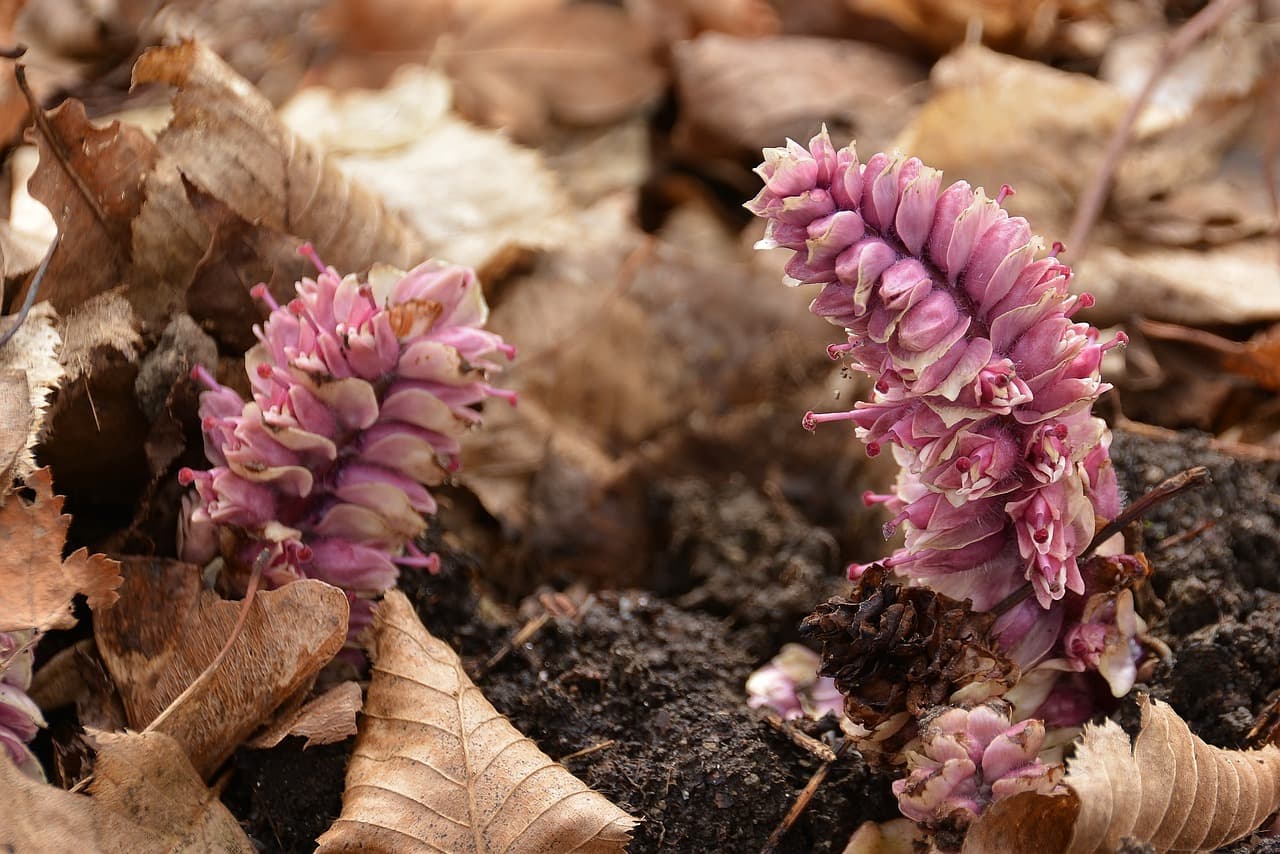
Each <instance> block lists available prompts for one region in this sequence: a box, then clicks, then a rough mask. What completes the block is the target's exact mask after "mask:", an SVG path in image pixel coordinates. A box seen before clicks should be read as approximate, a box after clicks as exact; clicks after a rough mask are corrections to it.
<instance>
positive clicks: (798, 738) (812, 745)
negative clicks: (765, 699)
mask: <svg viewBox="0 0 1280 854" xmlns="http://www.w3.org/2000/svg"><path fill="white" fill-rule="evenodd" d="M764 722H765V723H767V724H768V725H769V726H771V727H773V728H774V730H776V731H777V732H779V733H781V734H782V735H785V736H786V737H787V738H789V739H791V742H792V743H793V744H795V746H796V747H799V748H800V749H801V750H803V751H805V752H806V753H811V754H813V755H814V756H815V757H817V758H818V759H820V760H821V761H823V762H835V761H836V752H835V751H834V750H832V749H831V748H830V747H827V746H826V745H825V744H823V743H822V742H821V741H818V740H817V739H816V738H814V737H813V736H811V735H809V734H808V733H805V732H801V731H800V730H798V729H796V728H795V726H793V725H792V724H791V722H790V721H784V720H783V719H782V715H779V714H778V713H777V712H766V713H765V715H764Z"/></svg>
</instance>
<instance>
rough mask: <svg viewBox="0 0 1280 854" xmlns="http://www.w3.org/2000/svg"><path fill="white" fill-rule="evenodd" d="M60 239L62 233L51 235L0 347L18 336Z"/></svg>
mask: <svg viewBox="0 0 1280 854" xmlns="http://www.w3.org/2000/svg"><path fill="white" fill-rule="evenodd" d="M61 238H62V232H60V231H59V232H56V233H55V234H54V235H53V242H52V243H50V244H49V248H48V249H47V250H46V251H45V253H44V260H43V261H41V262H40V267H39V269H37V270H36V274H35V276H33V277H32V279H31V284H29V285H27V295H26V296H25V297H23V299H22V308H20V309H18V317H17V319H16V320H14V322H13V326H11V327H10V328H8V329H6V330H5V333H4V334H3V335H0V347H3V346H4V345H5V344H8V343H9V339H11V338H12V337H13V336H15V335H17V334H18V330H19V329H21V328H22V324H23V323H25V322H26V320H27V315H28V314H29V313H30V312H31V306H33V305H35V302H36V294H37V293H38V292H39V291H40V283H41V282H43V281H44V274H45V273H46V272H47V271H48V269H49V261H50V260H51V259H52V258H53V250H55V249H57V248H58V241H59V240H60V239H61Z"/></svg>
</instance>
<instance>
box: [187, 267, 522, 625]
mask: <svg viewBox="0 0 1280 854" xmlns="http://www.w3.org/2000/svg"><path fill="white" fill-rule="evenodd" d="M299 252H300V253H301V254H303V255H305V256H306V257H307V258H309V259H310V260H311V261H312V263H314V264H315V266H316V269H317V271H318V275H317V276H316V278H315V279H309V278H308V279H303V280H302V281H301V282H299V283H298V284H297V286H296V287H297V297H296V298H295V299H293V300H291V301H290V302H289V303H288V304H287V305H283V306H282V305H279V304H277V303H276V302H275V300H274V299H272V297H271V295H270V294H269V293H268V292H267V289H266V288H265V287H264V286H262V285H258V286H257V287H255V288H254V289H253V294H254V296H256V297H257V298H259V299H261V300H262V301H263V302H265V303H266V304H267V305H268V306H269V307H270V309H271V313H270V315H269V316H268V318H267V320H266V323H265V324H263V325H262V326H261V327H255V329H254V333H255V334H256V335H257V337H258V340H259V342H260V343H259V344H258V346H256V347H255V348H253V349H252V350H251V351H249V353H248V354H247V355H246V356H245V368H246V371H247V373H248V375H249V382H250V385H251V386H252V389H253V399H252V400H251V401H249V402H247V403H246V402H245V401H243V400H242V399H241V398H240V395H239V394H237V393H236V392H235V391H233V390H232V389H230V388H227V387H226V386H223V385H220V384H219V383H218V382H217V381H216V380H215V379H214V378H213V377H212V376H211V375H210V374H209V372H208V371H207V370H205V369H204V368H203V367H199V366H197V367H196V368H195V370H194V371H193V372H192V373H193V376H194V377H195V378H196V379H198V380H199V381H201V382H202V383H203V384H204V385H205V386H206V388H207V391H205V392H204V393H203V394H202V395H201V399H200V416H201V418H202V422H203V429H204V438H205V454H206V456H208V458H209V460H210V461H211V462H212V463H213V464H214V467H213V468H212V469H210V470H209V471H199V472H198V471H192V470H191V469H183V470H182V471H181V472H180V473H179V479H180V481H181V482H182V483H183V484H187V485H191V484H194V486H195V496H194V497H192V498H189V499H188V500H187V502H185V504H186V512H185V513H184V518H183V520H182V528H181V531H180V550H181V552H182V557H183V558H184V559H185V560H190V561H194V562H198V563H204V562H207V561H209V560H211V559H212V558H213V557H215V555H216V554H218V553H219V551H222V552H223V553H224V554H227V553H228V552H229V553H230V555H231V556H232V557H234V559H236V560H238V561H240V562H241V563H242V564H244V565H248V564H251V563H252V562H253V560H254V558H255V556H256V555H258V554H260V553H261V551H262V549H264V548H265V549H268V550H270V552H271V560H270V562H269V563H268V565H267V568H266V570H265V573H264V577H265V578H266V580H267V582H268V583H269V584H271V585H275V586H278V585H281V584H285V583H287V582H289V581H292V580H294V579H297V578H302V577H308V578H318V579H321V580H323V581H327V582H329V583H331V584H334V585H337V586H339V587H342V588H344V589H345V590H347V591H348V594H349V596H350V597H351V598H352V605H353V609H354V610H353V613H352V627H353V632H354V630H355V629H356V627H357V626H358V624H359V623H360V622H361V621H362V618H363V617H365V616H367V614H366V613H365V612H366V611H368V608H369V603H368V600H369V599H370V598H372V597H375V596H376V595H378V594H379V593H381V592H382V591H384V590H386V589H388V588H390V587H391V586H392V585H394V584H395V582H396V579H397V577H398V575H399V567H401V566H410V567H420V568H424V569H427V570H428V571H430V572H436V571H438V570H439V559H438V558H437V556H436V555H434V554H424V553H423V552H422V551H420V550H419V549H418V547H417V546H416V545H415V544H414V541H415V540H416V539H417V538H418V537H419V536H420V535H421V534H423V533H424V531H425V530H426V521H425V519H424V516H427V515H430V514H432V513H434V512H435V510H436V502H435V500H434V499H433V498H432V496H431V493H430V492H429V491H428V487H431V486H436V485H438V484H440V483H442V482H443V481H444V480H445V479H446V478H447V477H448V475H449V473H451V472H453V471H456V470H457V468H458V459H459V458H458V453H459V444H458V440H459V438H460V437H461V435H462V434H463V433H464V432H465V431H466V430H467V429H469V428H470V427H472V426H474V425H476V424H478V423H479V421H480V412H479V410H478V409H477V408H476V405H477V404H479V403H481V402H482V401H483V400H485V399H486V398H489V397H501V398H504V399H506V400H507V401H508V402H510V403H511V404H513V405H514V404H515V402H516V396H515V393H514V392H509V391H504V390H501V389H497V388H494V387H493V386H491V385H489V384H488V382H487V381H486V380H487V376H488V374H489V373H490V372H493V371H496V370H498V369H499V368H498V365H497V364H495V363H494V362H493V361H491V360H490V358H489V357H490V356H492V355H493V354H494V353H502V354H503V355H505V356H506V357H507V358H508V359H510V358H513V357H514V356H515V349H514V348H513V347H510V346H508V345H507V344H505V343H503V341H502V339H501V338H500V337H499V336H497V335H495V334H493V333H491V332H486V331H485V330H484V329H482V328H481V327H482V326H483V325H484V322H485V320H486V319H487V317H488V307H487V306H486V305H485V301H484V295H483V293H482V292H481V288H480V285H479V283H478V282H477V281H476V277H475V273H474V272H473V271H472V270H470V269H468V268H465V267H458V266H451V265H447V264H443V263H440V262H435V261H428V262H426V263H424V264H421V265H419V266H418V267H415V268H414V269H412V270H410V271H409V272H408V273H404V272H401V271H399V270H394V269H392V268H389V267H385V266H375V267H374V268H373V269H372V270H370V272H369V276H368V281H366V282H361V281H359V280H358V279H357V278H356V277H355V276H354V275H348V276H346V277H341V276H339V275H338V273H337V271H335V270H334V269H333V268H332V267H326V266H325V265H324V264H323V263H322V262H321V261H320V259H319V257H318V256H317V255H316V252H315V250H314V249H312V248H311V246H310V245H304V246H303V247H301V249H300V250H299Z"/></svg>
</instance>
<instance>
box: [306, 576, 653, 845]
mask: <svg viewBox="0 0 1280 854" xmlns="http://www.w3.org/2000/svg"><path fill="white" fill-rule="evenodd" d="M370 655H371V657H372V659H373V663H374V671H373V682H372V684H371V685H370V686H369V698H368V701H367V702H366V703H365V709H364V720H363V721H362V725H361V728H360V734H359V736H358V737H357V740H356V747H355V753H354V755H353V756H352V758H351V764H350V766H349V769H348V771H347V791H346V794H345V795H344V797H343V805H342V816H341V817H340V818H339V819H338V820H337V822H335V823H334V825H333V827H332V828H330V830H329V831H328V832H327V833H325V834H324V836H322V837H320V849H319V850H320V851H322V852H334V851H354V850H369V849H371V848H373V849H379V850H394V849H402V848H403V847H404V846H405V845H407V844H411V845H413V846H414V847H415V848H416V849H421V850H440V851H457V852H463V851H473V852H477V854H478V852H486V851H510V852H533V851H552V850H555V851H569V850H574V851H597V852H607V851H619V852H620V851H623V850H624V849H625V848H626V844H627V841H628V840H629V839H630V838H631V829H632V827H634V826H635V819H633V818H631V817H630V816H628V815H627V814H626V813H624V812H623V811H622V810H620V809H618V808H617V807H615V806H614V805H613V804H611V803H610V802H609V801H608V800H607V799H605V798H604V797H603V796H601V795H599V794H597V793H595V792H593V791H591V790H590V789H588V788H587V787H586V786H585V785H583V784H582V782H581V781H579V780H578V779H577V778H576V777H574V776H573V775H572V774H570V773H569V772H568V771H567V770H566V769H565V768H564V767H563V766H561V765H559V764H557V763H555V762H553V761H551V760H550V759H549V758H548V757H547V756H546V754H544V753H543V752H542V751H540V750H539V749H538V747H537V745H535V744H534V743H533V742H532V741H530V740H529V739H527V738H525V737H524V736H522V735H521V734H520V733H519V732H517V731H516V729H515V727H513V726H512V725H511V724H510V722H508V721H507V719H506V718H505V717H503V716H502V715H501V714H499V713H498V712H497V711H496V710H495V709H494V708H493V706H492V705H490V703H489V701H488V700H486V699H485V698H484V695H483V694H482V693H481V692H480V689H479V688H477V687H476V686H475V685H474V684H472V682H471V680H470V679H469V678H468V677H467V675H466V673H465V672H464V671H463V669H462V662H461V661H459V659H458V656H457V654H456V653H455V652H454V651H453V650H451V649H450V648H449V647H448V646H447V645H446V644H444V643H443V642H442V641H440V640H438V639H436V638H434V637H432V636H431V634H430V633H428V632H427V630H426V629H425V628H423V626H422V624H421V623H420V622H419V621H418V619H417V617H416V615H415V614H414V612H413V607H412V606H411V605H410V604H409V600H408V599H406V598H405V597H404V595H403V594H401V593H399V592H395V591H393V592H391V593H389V594H388V595H387V597H386V598H385V599H384V600H383V603H382V606H381V607H380V608H379V609H378V611H377V614H376V616H375V618H374V629H373V640H372V648H371V650H370Z"/></svg>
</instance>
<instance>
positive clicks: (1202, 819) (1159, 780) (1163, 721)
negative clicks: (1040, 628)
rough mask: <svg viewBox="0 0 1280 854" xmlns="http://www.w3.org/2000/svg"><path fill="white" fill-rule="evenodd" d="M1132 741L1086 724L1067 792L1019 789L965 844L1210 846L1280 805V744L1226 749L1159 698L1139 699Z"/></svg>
mask: <svg viewBox="0 0 1280 854" xmlns="http://www.w3.org/2000/svg"><path fill="white" fill-rule="evenodd" d="M1139 705H1140V706H1141V709H1142V727H1141V729H1140V730H1139V732H1138V734H1137V736H1136V737H1135V738H1134V740H1133V742H1132V743H1130V741H1129V737H1128V736H1127V735H1125V733H1124V731H1123V730H1122V729H1120V727H1119V726H1118V725H1117V724H1116V723H1115V722H1114V721H1110V720H1108V721H1105V722H1104V723H1102V724H1101V725H1096V724H1088V725H1086V726H1085V731H1084V735H1083V736H1082V737H1081V740H1080V741H1079V742H1078V743H1077V745H1076V752H1075V756H1074V757H1073V758H1072V759H1070V760H1069V761H1068V762H1067V776H1066V779H1065V780H1064V781H1063V782H1064V783H1065V784H1066V785H1067V786H1068V787H1069V788H1070V789H1071V792H1070V793H1069V794H1068V795H1065V796H1059V797H1047V796H1044V795H1029V796H1028V795H1025V794H1024V795H1018V796H1016V797H1013V798H1009V799H1008V800H1005V801H1000V802H997V803H996V804H994V805H993V806H992V807H991V808H990V809H989V810H988V811H987V812H986V813H985V814H983V816H982V817H981V818H980V819H979V820H978V821H977V823H975V824H974V825H973V826H972V827H971V828H970V829H969V834H968V836H967V837H966V839H965V843H964V851H966V852H1000V851H1031V850H1034V851H1043V852H1056V851H1065V852H1069V854H1087V852H1095V851H1096V852H1104V851H1114V850H1116V849H1117V848H1118V847H1119V846H1120V843H1121V841H1122V840H1124V839H1131V840H1134V841H1136V842H1138V843H1140V844H1141V843H1149V844H1150V845H1151V846H1152V847H1153V848H1154V849H1155V850H1156V851H1158V852H1163V851H1212V850H1215V849H1217V848H1220V847H1222V846H1224V845H1228V844H1230V843H1232V842H1234V841H1236V840H1237V839H1241V838H1243V837H1244V836H1246V835H1248V834H1249V833H1250V832H1252V831H1253V830H1254V829H1255V828H1257V827H1258V826H1259V825H1260V824H1261V823H1262V821H1263V820H1264V819H1265V818H1266V817H1267V816H1269V815H1271V814H1272V813H1273V812H1275V811H1276V809H1277V808H1280V750H1277V749H1276V748H1275V747H1270V746H1268V747H1265V748H1263V749H1262V750H1244V751H1242V750H1223V749H1222V748H1218V747H1212V746H1210V745H1208V744H1206V743H1205V742H1204V741H1202V740H1201V739H1199V738H1197V737H1196V736H1195V735H1193V734H1192V733H1191V730H1190V729H1188V728H1187V725H1186V723H1185V722H1184V721H1183V720H1182V719H1181V718H1179V717H1178V716H1177V714H1175V713H1174V711H1173V710H1172V709H1171V708H1169V706H1167V705H1165V704H1164V703H1161V702H1160V701H1159V700H1152V699H1150V698H1148V697H1146V696H1142V697H1140V698H1139Z"/></svg>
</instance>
